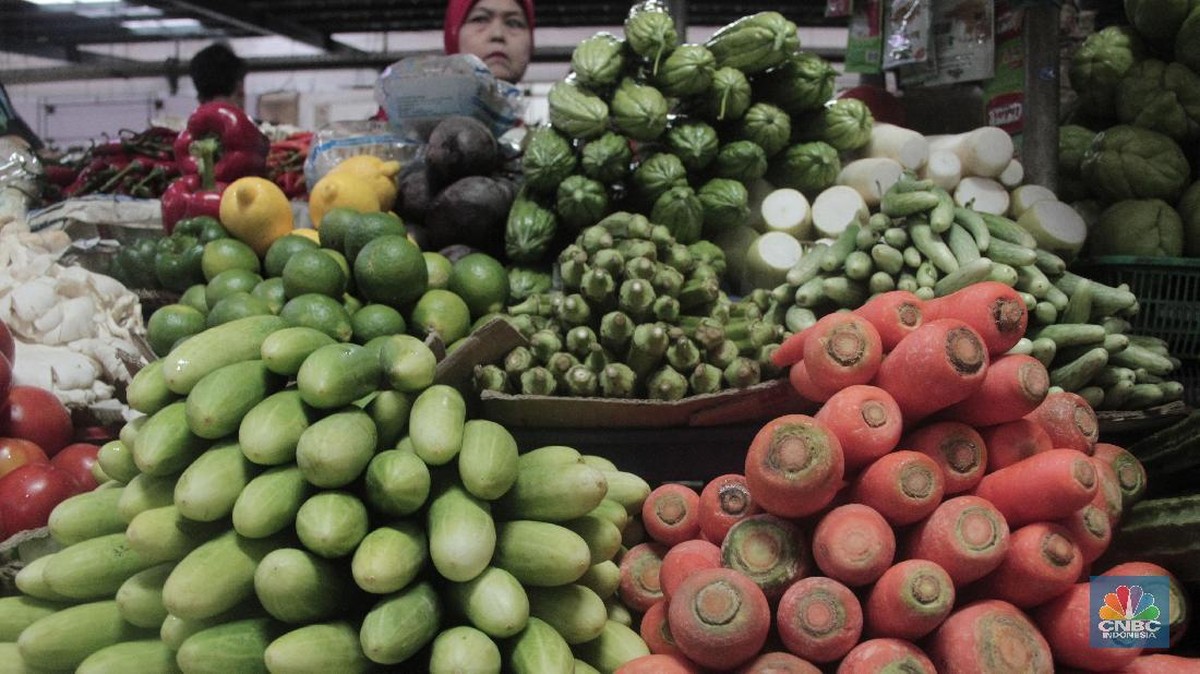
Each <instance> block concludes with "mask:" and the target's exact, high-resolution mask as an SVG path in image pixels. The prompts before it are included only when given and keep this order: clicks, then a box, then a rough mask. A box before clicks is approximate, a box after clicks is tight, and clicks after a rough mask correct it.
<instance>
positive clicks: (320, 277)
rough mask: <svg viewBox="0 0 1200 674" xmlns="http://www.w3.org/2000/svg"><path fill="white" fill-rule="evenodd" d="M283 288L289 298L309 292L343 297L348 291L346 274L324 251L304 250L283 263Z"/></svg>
mask: <svg viewBox="0 0 1200 674" xmlns="http://www.w3.org/2000/svg"><path fill="white" fill-rule="evenodd" d="M280 278H282V279H283V290H284V293H285V294H286V295H287V296H288V298H289V299H291V298H293V297H298V296H300V295H305V294H308V293H319V294H321V295H328V296H329V297H341V296H342V293H344V292H346V274H345V272H344V271H342V267H341V265H339V264H338V263H337V260H335V259H333V257H331V256H329V255H326V254H325V252H324V251H322V250H317V249H315V248H314V249H312V250H302V251H300V252H298V253H296V254H295V255H293V256H292V257H291V258H290V259H289V260H288V261H287V264H285V265H283V274H282V276H281V277H280Z"/></svg>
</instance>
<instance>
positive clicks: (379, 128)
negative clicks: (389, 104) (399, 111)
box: [304, 120, 423, 190]
mask: <svg viewBox="0 0 1200 674" xmlns="http://www.w3.org/2000/svg"><path fill="white" fill-rule="evenodd" d="M422 147H423V145H422V144H420V143H416V142H413V141H411V140H405V139H404V138H403V137H402V136H401V135H400V134H398V133H396V131H395V130H394V129H393V128H392V127H391V126H390V125H389V124H388V123H387V122H383V121H375V120H362V121H346V122H331V123H329V124H326V125H325V126H323V127H321V128H320V129H317V131H316V133H315V134H313V142H312V147H311V149H310V150H309V152H308V158H307V159H306V160H305V161H304V181H305V183H307V184H308V189H309V190H311V189H312V188H313V185H315V184H317V181H318V180H320V179H321V177H322V176H324V175H325V174H326V173H328V172H329V170H330V169H332V168H333V167H334V166H337V165H338V164H339V163H340V162H341V161H342V160H343V159H347V158H349V157H353V156H356V155H360V154H367V155H372V156H375V157H379V158H380V159H383V160H384V161H391V160H393V159H394V160H396V161H398V162H400V166H401V170H404V168H406V167H407V166H408V165H409V164H410V163H412V162H414V161H417V160H418V158H419V155H420V154H421V148H422Z"/></svg>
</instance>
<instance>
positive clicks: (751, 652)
mask: <svg viewBox="0 0 1200 674" xmlns="http://www.w3.org/2000/svg"><path fill="white" fill-rule="evenodd" d="M667 621H668V622H670V624H671V634H672V635H673V636H674V637H675V643H676V645H678V646H679V649H680V650H681V651H683V653H684V655H686V656H687V657H688V659H689V660H691V661H692V662H695V663H696V664H698V665H700V666H701V667H709V668H712V669H733V668H735V667H738V666H740V665H742V664H744V663H746V662H747V661H749V660H750V659H751V658H753V657H754V656H755V655H757V654H758V652H759V651H760V650H762V647H763V644H765V643H766V641H767V634H768V633H769V631H770V629H771V607H770V605H769V604H768V603H767V597H766V595H764V594H763V592H762V590H761V589H759V587H758V585H756V584H755V583H754V581H752V580H750V579H749V578H747V577H746V576H744V575H742V574H741V573H740V572H738V571H734V570H733V569H705V570H703V571H697V572H696V573H694V574H692V575H691V576H689V577H688V578H687V579H685V580H684V581H683V584H682V585H680V586H679V589H678V590H677V591H676V593H675V596H674V597H673V598H672V599H671V603H670V604H669V605H668V606H667Z"/></svg>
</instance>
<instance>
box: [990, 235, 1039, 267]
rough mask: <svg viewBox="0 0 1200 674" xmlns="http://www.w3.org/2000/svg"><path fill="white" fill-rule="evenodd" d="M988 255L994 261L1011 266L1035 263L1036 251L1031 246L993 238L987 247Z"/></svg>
mask: <svg viewBox="0 0 1200 674" xmlns="http://www.w3.org/2000/svg"><path fill="white" fill-rule="evenodd" d="M988 257H990V258H992V259H993V260H995V261H996V262H999V263H1001V264H1007V265H1011V266H1013V267H1024V266H1026V265H1032V264H1036V263H1037V252H1036V251H1035V250H1034V249H1033V248H1026V247H1025V246H1020V245H1017V244H1015V243H1009V242H1008V241H1005V240H1004V239H995V240H993V241H992V245H991V246H990V247H989V248H988ZM1039 270H1040V267H1039ZM1043 273H1044V272H1043Z"/></svg>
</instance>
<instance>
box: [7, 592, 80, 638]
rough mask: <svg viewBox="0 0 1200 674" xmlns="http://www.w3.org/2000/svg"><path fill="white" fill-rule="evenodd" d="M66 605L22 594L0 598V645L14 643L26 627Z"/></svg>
mask: <svg viewBox="0 0 1200 674" xmlns="http://www.w3.org/2000/svg"><path fill="white" fill-rule="evenodd" d="M68 605H69V604H63V603H61V602H57V601H47V600H45V599H38V598H37V597H31V596H29V595H24V594H17V595H13V596H11V597H0V643H4V642H15V641H16V640H17V637H18V636H20V635H21V631H22V630H24V629H25V628H26V627H29V626H30V625H32V624H33V623H35V622H37V621H38V620H40V619H42V618H45V617H46V616H48V615H50V614H51V613H54V612H56V611H60V610H62V609H63V608H66V607H67V606H68Z"/></svg>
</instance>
